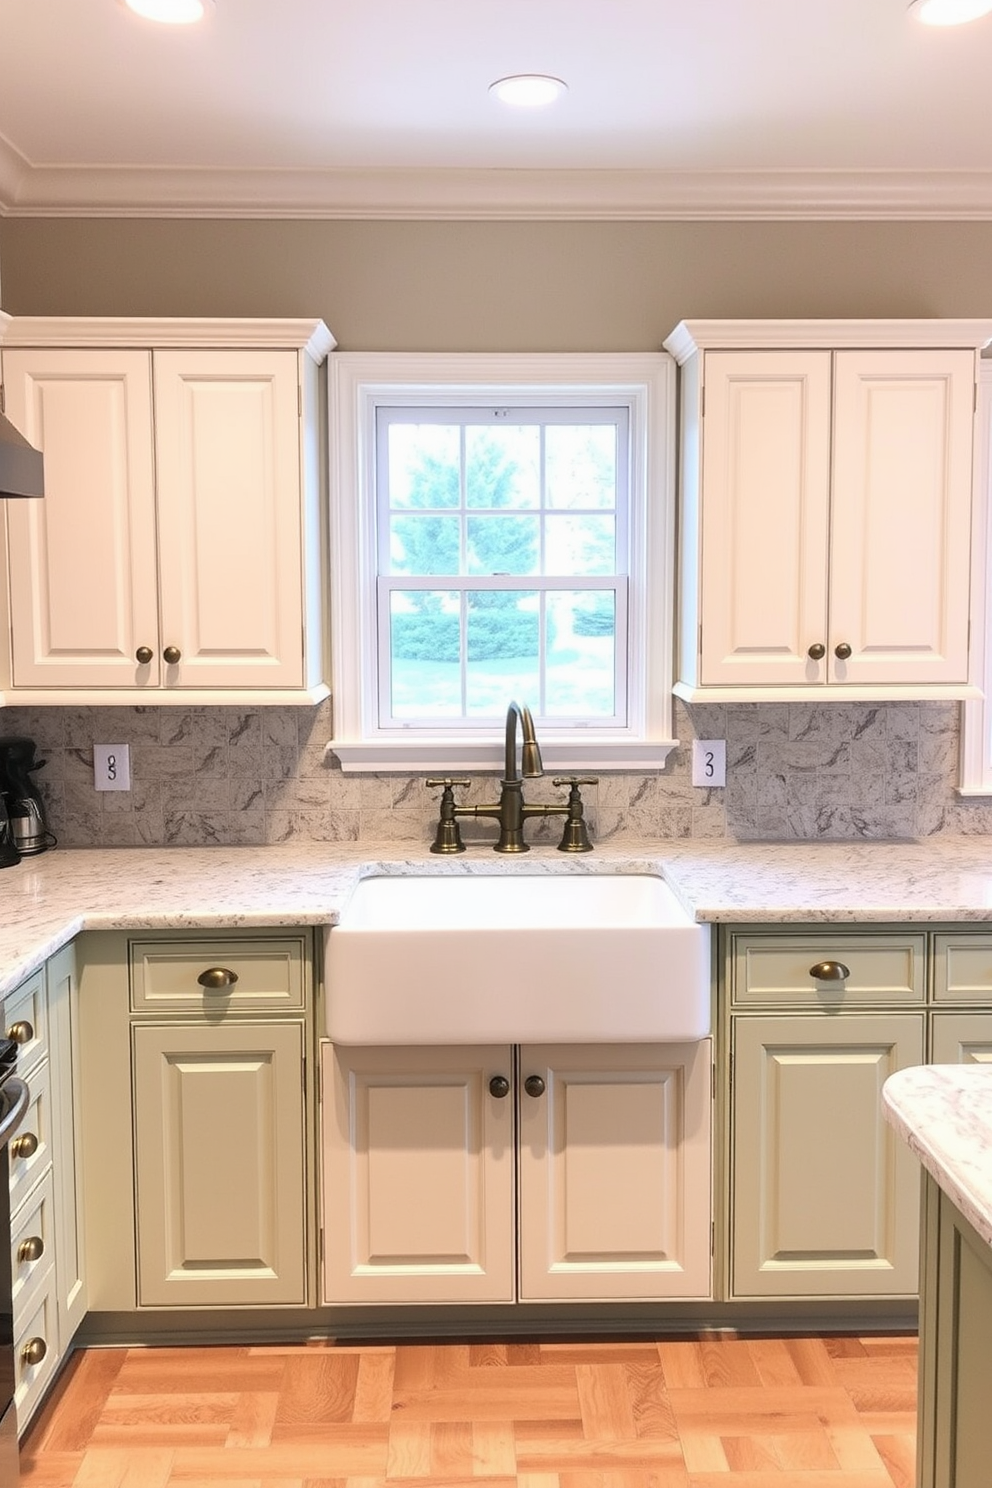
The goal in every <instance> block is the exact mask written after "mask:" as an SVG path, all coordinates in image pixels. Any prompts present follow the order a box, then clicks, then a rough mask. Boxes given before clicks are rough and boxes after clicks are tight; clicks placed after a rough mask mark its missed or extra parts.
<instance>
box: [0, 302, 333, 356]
mask: <svg viewBox="0 0 992 1488" xmlns="http://www.w3.org/2000/svg"><path fill="white" fill-rule="evenodd" d="M0 342H2V343H3V345H4V346H7V347H13V346H23V347H39V346H67V347H70V346H108V347H110V346H116V347H137V348H140V349H141V350H147V349H148V348H149V347H151V348H152V349H153V350H154V349H155V348H156V347H167V346H176V347H182V348H184V349H186V348H189V347H196V346H206V347H211V348H213V349H215V350H216V349H217V348H222V349H223V348H228V347H230V348H235V349H237V348H239V347H251V348H253V349H254V350H256V351H257V350H263V351H264V350H272V349H275V348H277V347H282V348H286V349H289V350H291V351H305V352H307V354H308V355H309V356H311V357H313V359H314V360H315V361H321V360H323V358H324V357H325V356H327V354H328V352H330V351H333V350H334V347H335V346H336V345H337V342H336V341H335V339H334V337H333V335H332V334H331V332H330V331H329V330H328V328H327V326H326V325H325V324H324V322H323V321H322V320H300V319H292V320H284V319H279V320H275V319H264V320H238V319H226V318H223V317H217V318H214V317H207V318H202V317H195V318H188V317H186V316H172V317H165V318H148V317H139V318H135V317H133V316H116V315H115V316H88V315H18V316H11V315H4V314H3V313H2V312H0Z"/></svg>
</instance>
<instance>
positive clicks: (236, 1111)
mask: <svg viewBox="0 0 992 1488" xmlns="http://www.w3.org/2000/svg"><path fill="white" fill-rule="evenodd" d="M133 1049H134V1124H135V1156H136V1204H135V1212H136V1215H137V1242H138V1301H139V1302H140V1303H141V1305H142V1306H162V1307H188V1306H196V1305H203V1304H209V1305H211V1306H218V1305H221V1306H223V1305H232V1304H241V1305H244V1306H248V1305H250V1304H256V1305H264V1304H271V1303H274V1302H279V1303H294V1302H295V1303H300V1304H302V1303H303V1302H305V1300H306V1267H305V1243H304V1236H305V1230H306V1197H305V1190H304V1183H305V1167H304V1147H303V1141H302V1132H303V1121H304V1097H303V1031H302V1027H301V1025H300V1024H299V1023H295V1022H288V1023H237V1022H231V1023H227V1024H222V1025H221V1026H220V1027H211V1026H206V1027H203V1026H191V1025H188V1024H185V1023H182V1024H179V1025H174V1024H173V1025H165V1026H159V1025H154V1024H152V1025H148V1024H141V1025H139V1026H137V1027H135V1029H134V1032H133Z"/></svg>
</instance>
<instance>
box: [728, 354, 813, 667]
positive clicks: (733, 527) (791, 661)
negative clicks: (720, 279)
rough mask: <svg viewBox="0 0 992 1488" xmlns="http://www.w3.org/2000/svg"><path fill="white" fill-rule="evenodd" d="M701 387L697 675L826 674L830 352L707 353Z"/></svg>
mask: <svg viewBox="0 0 992 1488" xmlns="http://www.w3.org/2000/svg"><path fill="white" fill-rule="evenodd" d="M705 390H706V415H705V420H704V427H703V483H704V489H705V492H706V499H705V503H704V508H703V514H702V559H701V562H702V572H703V577H702V586H701V593H702V612H701V616H700V618H701V621H702V646H701V651H702V668H701V680H702V682H703V683H704V684H707V683H709V684H713V683H726V684H729V685H732V684H734V683H742V684H745V683H749V684H754V683H770V684H775V683H782V684H785V683H810V682H813V683H816V682H821V681H823V680H824V677H825V672H824V663H823V662H822V661H820V662H813V661H811V660H810V659H809V658H808V656H807V654H806V653H807V648H808V647H809V646H810V645H812V644H814V643H816V642H819V643H821V644H825V643H826V640H827V635H826V626H827V521H828V514H829V481H830V443H829V441H830V353H829V352H825V351H809V352H791V351H790V352H773V351H768V352H707V353H706V361H705Z"/></svg>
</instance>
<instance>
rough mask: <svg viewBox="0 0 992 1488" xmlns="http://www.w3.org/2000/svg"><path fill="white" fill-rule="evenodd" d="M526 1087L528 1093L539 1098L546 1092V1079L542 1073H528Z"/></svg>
mask: <svg viewBox="0 0 992 1488" xmlns="http://www.w3.org/2000/svg"><path fill="white" fill-rule="evenodd" d="M524 1089H525V1090H526V1092H527V1094H528V1095H532V1096H533V1097H534V1099H535V1100H537V1097H538V1096H539V1095H543V1094H544V1081H543V1080H542V1079H541V1077H540V1075H528V1076H527V1078H526V1080H525V1081H524Z"/></svg>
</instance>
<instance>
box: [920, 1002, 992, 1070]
mask: <svg viewBox="0 0 992 1488" xmlns="http://www.w3.org/2000/svg"><path fill="white" fill-rule="evenodd" d="M930 1027H931V1033H930V1063H931V1064H992V1013H976V1012H970V1013H934V1015H933V1018H932V1020H931V1025H930Z"/></svg>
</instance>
